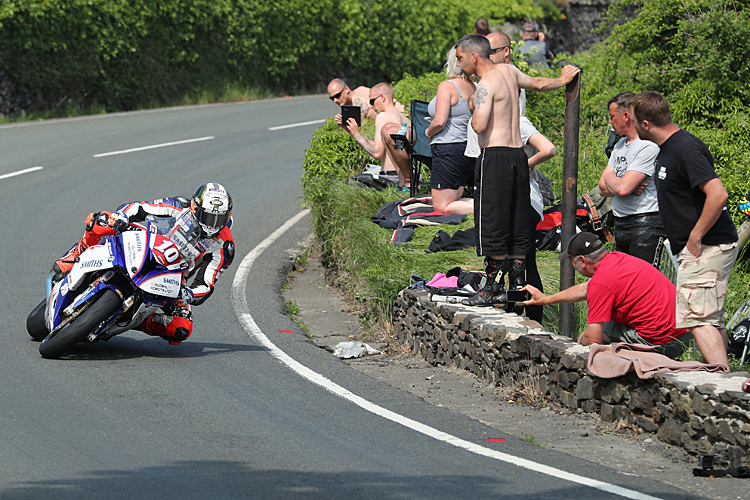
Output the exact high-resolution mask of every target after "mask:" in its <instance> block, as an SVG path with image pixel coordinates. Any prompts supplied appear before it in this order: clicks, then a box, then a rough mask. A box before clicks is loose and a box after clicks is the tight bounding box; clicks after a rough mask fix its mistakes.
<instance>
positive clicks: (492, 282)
mask: <svg viewBox="0 0 750 500" xmlns="http://www.w3.org/2000/svg"><path fill="white" fill-rule="evenodd" d="M484 262H485V266H486V267H485V281H483V283H482V284H481V286H480V289H479V291H478V292H477V294H476V295H474V296H473V297H470V298H468V299H463V300H462V301H461V303H463V304H466V305H467V306H491V305H494V304H500V303H504V302H505V274H506V273H507V272H508V260H507V259H501V260H495V259H492V258H490V257H485V258H484Z"/></svg>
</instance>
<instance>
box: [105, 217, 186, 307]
mask: <svg viewBox="0 0 750 500" xmlns="http://www.w3.org/2000/svg"><path fill="white" fill-rule="evenodd" d="M120 237H121V239H122V255H123V257H124V260H125V265H124V267H125V270H126V271H127V272H128V275H129V276H130V279H132V280H133V283H135V284H136V286H137V287H138V288H140V289H141V290H143V291H144V292H147V293H151V294H154V295H160V296H162V297H170V298H173V299H176V298H177V297H179V296H180V286H181V285H182V272H183V265H184V264H183V263H182V262H181V260H180V254H179V251H177V249H176V248H175V247H174V244H173V243H172V242H171V241H170V240H169V238H166V237H164V236H162V235H160V234H153V233H151V232H146V231H128V232H125V233H122V235H120ZM151 255H153V256H154V258H155V259H156V260H157V261H158V262H159V264H161V265H162V266H164V268H166V269H158V268H157V269H156V270H151V271H147V272H144V266H145V264H146V262H147V261H148V259H149V257H150V256H151Z"/></svg>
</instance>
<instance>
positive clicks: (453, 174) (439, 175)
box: [430, 142, 474, 190]
mask: <svg viewBox="0 0 750 500" xmlns="http://www.w3.org/2000/svg"><path fill="white" fill-rule="evenodd" d="M430 150H431V151H432V169H431V170H432V171H431V173H430V187H431V188H432V189H456V190H457V189H458V188H460V187H463V186H466V185H468V184H469V183H470V180H471V176H472V174H473V173H474V158H470V157H468V156H464V151H466V143H465V142H455V143H451V144H431V145H430Z"/></svg>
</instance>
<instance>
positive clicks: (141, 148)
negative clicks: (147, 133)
mask: <svg viewBox="0 0 750 500" xmlns="http://www.w3.org/2000/svg"><path fill="white" fill-rule="evenodd" d="M211 139H214V136H212V135H209V136H208V137H198V138H197V139H186V140H184V141H175V142H164V143H162V144H153V145H151V146H143V147H140V148H133V149H123V150H122V151H110V152H109V153H99V154H95V155H94V158H102V157H104V156H114V155H124V154H127V153H135V152H137V151H146V150H147V149H157V148H166V147H167V146H178V145H180V144H190V143H192V142H200V141H210V140H211Z"/></svg>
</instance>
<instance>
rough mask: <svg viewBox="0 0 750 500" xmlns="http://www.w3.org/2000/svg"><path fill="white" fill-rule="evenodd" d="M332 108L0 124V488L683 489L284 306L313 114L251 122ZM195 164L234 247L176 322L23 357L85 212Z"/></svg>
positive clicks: (604, 493) (610, 492) (193, 491)
mask: <svg viewBox="0 0 750 500" xmlns="http://www.w3.org/2000/svg"><path fill="white" fill-rule="evenodd" d="M334 110H335V108H333V106H332V105H331V103H330V101H328V99H327V98H325V97H324V96H312V97H304V98H293V99H274V100H266V101H259V102H252V103H237V104H226V105H215V106H198V107H184V108H174V109H167V110H160V111H149V112H138V113H129V114H116V115H107V116H96V117H89V118H80V119H70V120H54V121H48V122H40V123H28V124H20V125H12V126H3V127H0V151H1V152H2V153H1V154H0V206H2V212H0V213H1V214H2V222H1V223H0V224H1V226H0V227H2V238H0V258H1V259H2V262H3V263H4V265H5V266H4V267H5V273H4V279H3V280H2V283H3V284H4V286H2V287H0V318H2V322H0V340H2V349H0V402H1V403H0V435H1V436H2V438H1V439H0V498H3V499H21V498H23V499H28V498H54V499H93V498H96V499H100V498H107V499H121V498H122V499H125V498H139V499H142V498H147V499H151V498H154V499H156V498H159V499H171V498H175V499H177V498H179V499H180V500H188V499H207V498H210V499H233V498H263V499H279V498H283V499H287V498H289V499H352V498H357V499H382V498H399V499H422V498H424V499H430V500H435V499H455V498H461V499H471V498H476V499H488V498H508V499H510V498H513V499H519V498H570V499H579V498H581V497H584V498H587V499H589V498H590V499H597V498H617V497H627V498H644V499H645V498H651V497H650V496H649V495H651V496H653V497H659V498H686V497H685V495H684V493H683V492H679V493H676V492H674V490H673V489H672V488H670V487H668V486H666V485H663V484H659V483H656V482H652V481H644V480H643V479H639V478H637V477H632V476H625V475H621V474H618V473H617V472H616V471H613V470H610V469H607V468H604V467H600V466H597V465H593V464H591V463H588V462H586V461H584V460H581V459H578V458H573V457H570V456H567V455H564V454H560V453H556V452H552V451H549V450H545V449H542V448H539V447H537V446H534V445H532V444H528V443H525V442H522V441H520V440H518V439H515V438H512V437H511V436H503V435H498V432H497V431H495V430H492V429H490V428H488V427H486V426H484V425H482V424H480V423H479V422H477V421H474V420H471V419H469V418H466V417H464V416H463V415H460V414H458V413H454V412H451V411H449V410H447V409H443V408H436V407H434V406H432V405H430V404H428V403H426V402H424V401H423V400H421V399H419V398H417V397H415V396H412V395H411V394H408V393H406V392H403V391H400V390H398V389H395V388H392V387H390V386H388V385H384V384H382V383H379V382H378V381H376V380H374V379H372V378H370V377H368V376H366V375H364V374H361V373H359V372H356V371H355V370H352V369H351V368H350V367H349V366H347V365H346V364H344V363H341V362H339V361H338V360H336V359H335V358H333V357H332V356H330V354H328V353H327V352H325V351H323V350H321V349H319V348H317V347H315V346H313V345H312V344H311V343H310V342H308V341H307V339H306V338H305V336H304V334H303V332H302V331H301V330H300V329H299V328H298V327H297V326H296V325H295V324H294V323H293V322H292V321H291V320H290V319H288V318H287V317H285V316H284V315H283V314H282V309H283V300H282V298H281V296H280V293H279V289H280V285H281V283H282V278H283V271H284V269H285V266H287V265H288V263H289V250H290V249H295V248H297V247H298V246H299V245H300V244H301V241H302V240H303V238H304V237H305V236H306V235H307V234H308V231H309V230H308V225H307V222H308V220H309V216H304V217H303V218H302V219H301V220H300V221H299V222H297V223H295V224H289V225H288V226H284V224H285V223H287V221H289V220H290V219H292V218H293V217H295V216H296V215H298V214H299V213H300V212H301V210H302V209H301V208H300V203H301V196H302V189H301V185H300V175H301V162H302V157H303V153H304V150H305V148H306V147H307V146H308V144H309V140H310V138H311V136H312V133H313V130H314V128H315V126H316V125H315V124H308V125H301V126H296V127H289V128H281V129H276V130H270V129H269V128H271V127H277V126H283V125H290V124H295V123H304V122H310V121H316V120H320V119H322V118H325V117H326V116H330V114H331V113H333V112H334ZM186 141H190V142H186ZM156 145H162V146H163V147H153V146H156ZM147 147H148V148H147ZM138 148H147V149H138ZM111 153H117V154H111ZM36 167H42V168H40V169H36V170H29V169H34V168H36ZM18 172H25V173H21V174H19V175H10V174H14V173H18ZM206 181H216V182H221V183H222V184H224V185H225V186H226V187H227V188H228V189H229V191H230V193H231V194H232V196H233V199H234V207H235V208H234V219H235V225H234V236H235V241H236V246H237V257H236V260H235V263H234V264H233V266H232V268H230V269H229V270H228V271H227V273H226V274H225V275H224V276H223V277H222V279H221V280H220V281H219V284H218V286H217V289H216V291H215V293H214V295H213V296H212V297H211V300H210V301H209V302H207V303H206V304H205V305H203V306H200V307H198V308H195V310H194V313H195V327H194V333H193V336H192V337H191V338H190V339H189V340H188V341H187V342H185V343H184V344H183V345H181V346H170V345H168V344H167V343H166V342H164V341H163V340H161V339H158V338H151V337H148V336H146V335H145V334H143V333H139V332H128V333H126V334H123V335H121V336H118V337H115V338H113V339H112V340H110V341H109V342H106V343H103V342H102V343H94V344H82V345H79V346H77V347H76V349H75V350H74V351H71V355H70V356H68V357H66V358H65V359H61V360H45V359H43V358H41V356H40V355H39V353H38V343H35V342H33V341H31V340H30V338H29V337H28V335H27V334H26V331H25V318H26V315H27V314H28V312H29V311H30V310H31V309H32V307H33V306H34V305H35V304H36V303H37V302H38V301H39V300H41V298H42V296H43V291H44V278H45V276H46V274H47V272H48V269H49V267H50V265H51V263H52V262H53V261H54V259H55V258H56V257H57V256H59V255H60V254H61V253H63V251H65V250H66V249H67V248H68V247H69V246H70V245H71V244H72V243H73V242H74V241H76V240H77V238H78V237H79V236H80V234H81V231H82V230H83V222H82V221H83V219H84V217H85V215H86V214H87V213H89V212H91V211H96V210H101V209H109V210H112V209H114V208H116V207H117V206H118V205H120V204H121V203H124V202H127V201H133V200H144V199H153V198H158V197H161V196H169V195H176V194H183V195H189V194H191V193H192V190H193V189H194V188H195V187H196V186H197V185H199V184H201V183H203V182H206ZM281 227H285V230H284V231H283V232H276V233H274V232H275V231H277V230H278V229H279V228H281ZM271 235H273V236H272V237H271V238H270V239H269V236H271ZM259 245H261V247H259ZM253 249H255V251H254V252H253ZM260 249H263V251H260ZM245 307H246V308H247V309H246V310H244V308H245ZM287 332H292V333H287ZM286 357H288V358H286ZM295 363H299V364H300V365H299V366H296V365H295ZM290 365H291V367H292V368H295V367H296V369H297V370H303V371H304V370H309V371H308V372H306V373H305V374H304V376H301V375H300V374H299V373H298V372H297V371H295V370H293V369H292V368H290ZM300 366H301V367H302V368H300ZM336 392H338V393H339V394H336ZM488 438H507V439H506V441H505V442H487V439H488Z"/></svg>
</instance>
